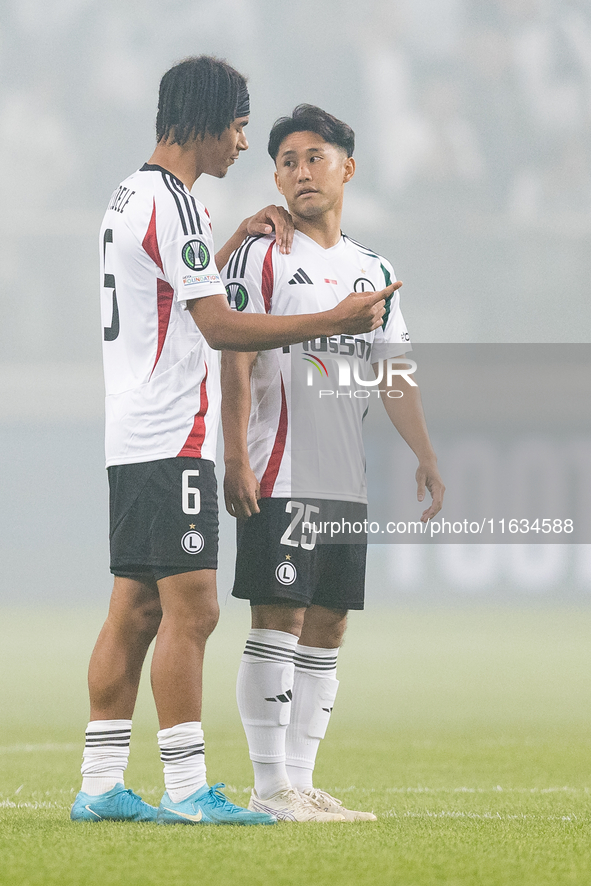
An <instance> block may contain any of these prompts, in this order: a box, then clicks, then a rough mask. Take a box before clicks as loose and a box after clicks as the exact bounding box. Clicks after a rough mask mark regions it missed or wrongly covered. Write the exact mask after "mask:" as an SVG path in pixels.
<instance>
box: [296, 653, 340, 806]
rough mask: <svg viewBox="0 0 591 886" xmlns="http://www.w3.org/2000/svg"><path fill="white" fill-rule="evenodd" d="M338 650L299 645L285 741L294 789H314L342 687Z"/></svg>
mask: <svg viewBox="0 0 591 886" xmlns="http://www.w3.org/2000/svg"><path fill="white" fill-rule="evenodd" d="M338 652H339V650H338V649H321V648H318V647H315V646H301V645H300V644H299V643H298V645H297V646H296V651H295V657H294V664H295V675H294V682H293V700H292V707H291V720H290V723H289V727H288V729H287V735H286V739H285V752H286V769H287V775H288V777H289V780H290V782H291V784H292V786H293V787H294V788H297V790H300V791H304V790H306V789H309V788H312V787H313V782H312V773H313V772H314V766H315V764H316V754H317V753H318V747H319V745H320V740H321V739H322V738H324V736H325V734H326V728H327V726H328V721H329V719H330V714H331V711H332V708H333V705H334V701H335V698H336V694H337V689H338V687H339V681H338V680H337V679H336V673H337V656H338Z"/></svg>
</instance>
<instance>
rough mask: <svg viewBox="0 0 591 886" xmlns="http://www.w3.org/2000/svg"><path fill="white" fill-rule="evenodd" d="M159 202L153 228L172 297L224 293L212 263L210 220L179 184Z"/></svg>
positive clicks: (212, 247) (218, 275) (192, 296)
mask: <svg viewBox="0 0 591 886" xmlns="http://www.w3.org/2000/svg"><path fill="white" fill-rule="evenodd" d="M172 196H173V198H174V200H171V199H170V197H169V196H168V195H166V198H167V199H166V202H163V203H161V204H160V206H158V210H159V211H158V212H157V214H156V228H157V231H158V237H157V240H158V244H159V249H160V258H161V268H162V271H163V273H164V278H165V280H166V282H167V283H168V284H169V285H170V286H171V287H172V289H173V290H174V295H175V299H176V300H177V301H179V302H181V303H182V302H187V301H189V299H193V298H204V297H206V296H209V295H216V294H219V293H223V291H224V286H223V283H222V280H221V277H220V274H219V271H218V269H217V267H216V264H215V250H214V245H213V235H212V232H211V224H210V221H209V218H208V217H207V215H206V214H205V212H204V211H203V212H201V211H200V209H199V208H198V205H197V201H196V200H195V199H194V198H193V197H192V196H191V195H189V194H187V193H183V192H182V191H180V190H179V189H178V188H177V189H176V190H175V192H174V194H172Z"/></svg>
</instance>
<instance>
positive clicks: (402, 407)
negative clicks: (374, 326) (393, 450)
mask: <svg viewBox="0 0 591 886" xmlns="http://www.w3.org/2000/svg"><path fill="white" fill-rule="evenodd" d="M397 359H399V360H403V359H404V357H400V358H397ZM373 370H374V372H375V374H376V376H377V375H378V370H379V367H378V364H377V363H375V364H374V365H373ZM384 376H386V373H384ZM411 378H412V376H411ZM394 379H396V382H395V384H396V387H397V388H398V389H399V390H401V391H402V392H403V396H402V397H397V398H390V397H387V396H386V397H382V398H381V399H382V403H383V404H384V407H385V409H386V412H387V413H388V417H389V419H390V421H391V422H392V424H393V425H394V427H395V428H396V430H397V431H398V433H399V434H400V436H401V437H402V438H403V440H405V441H406V442H407V443H408V445H409V446H410V448H411V449H412V451H413V452H414V454H415V455H416V457H417V458H418V460H419V466H418V468H417V471H416V474H415V478H416V481H417V500H418V501H423V500H424V498H425V489H428V490H429V492H430V494H431V505H430V507H428V508H426V509H425V510H424V511H423V513H422V514H421V520H422V522H423V523H427V521H428V520H431V519H432V518H433V517H434V516H435V515H436V514H438V513H439V511H440V510H441V507H442V505H443V495H444V493H445V486H444V485H443V480H442V479H441V476H440V474H439V470H438V468H437V456H436V455H435V450H434V449H433V446H432V445H431V440H430V439H429V432H428V430H427V424H426V422H425V414H424V412H423V404H422V402H421V392H420V390H419V388H418V386H415V387H412V386H411V385H409V384H408V382H407V381H406V380H405V379H404V378H402V377H400V376H393V381H394ZM384 387H385V388H386V389H387V388H388V385H387V384H386V383H384ZM390 387H393V384H392V385H390Z"/></svg>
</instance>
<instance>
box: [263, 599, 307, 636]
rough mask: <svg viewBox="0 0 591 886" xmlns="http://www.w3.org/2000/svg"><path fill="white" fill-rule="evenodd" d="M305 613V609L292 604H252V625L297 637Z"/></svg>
mask: <svg viewBox="0 0 591 886" xmlns="http://www.w3.org/2000/svg"><path fill="white" fill-rule="evenodd" d="M305 613H306V610H305V609H301V608H299V607H297V608H296V607H294V606H281V605H275V606H253V607H252V626H253V628H263V629H265V630H269V631H282V632H283V633H286V634H294V635H295V636H296V637H299V636H300V633H301V630H302V625H303V623H304V615H305Z"/></svg>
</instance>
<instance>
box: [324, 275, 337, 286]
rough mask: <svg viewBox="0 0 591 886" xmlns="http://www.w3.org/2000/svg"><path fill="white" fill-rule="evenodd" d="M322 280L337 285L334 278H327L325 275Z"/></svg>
mask: <svg viewBox="0 0 591 886" xmlns="http://www.w3.org/2000/svg"><path fill="white" fill-rule="evenodd" d="M324 282H325V283H332V284H333V286H336V285H337V281H336V280H329V279H328V277H325V278H324Z"/></svg>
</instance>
